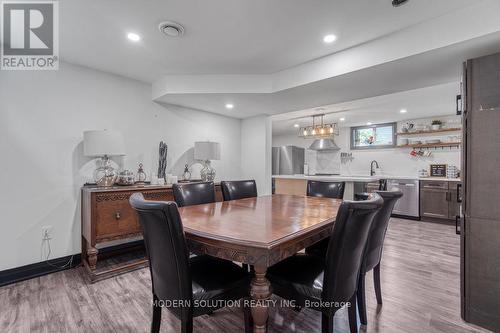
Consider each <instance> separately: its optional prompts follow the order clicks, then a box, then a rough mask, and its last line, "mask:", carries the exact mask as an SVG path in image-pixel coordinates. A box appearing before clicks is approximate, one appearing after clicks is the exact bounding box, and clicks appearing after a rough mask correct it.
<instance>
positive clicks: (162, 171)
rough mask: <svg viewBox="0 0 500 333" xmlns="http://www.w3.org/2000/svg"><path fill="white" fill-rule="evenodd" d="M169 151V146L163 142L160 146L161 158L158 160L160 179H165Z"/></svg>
mask: <svg viewBox="0 0 500 333" xmlns="http://www.w3.org/2000/svg"><path fill="white" fill-rule="evenodd" d="M167 151H168V146H167V144H166V143H165V142H163V141H161V142H160V146H159V158H158V160H159V161H158V179H163V180H165V181H167V180H166V179H165V171H166V170H167Z"/></svg>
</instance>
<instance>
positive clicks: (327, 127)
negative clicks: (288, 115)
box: [299, 114, 339, 139]
mask: <svg viewBox="0 0 500 333" xmlns="http://www.w3.org/2000/svg"><path fill="white" fill-rule="evenodd" d="M324 116H325V115H324V114H318V115H315V116H312V126H306V127H302V128H300V130H299V137H302V138H306V139H321V138H323V139H325V138H330V137H332V136H334V135H339V129H338V127H337V124H336V123H329V124H325V123H324V119H323V118H324Z"/></svg>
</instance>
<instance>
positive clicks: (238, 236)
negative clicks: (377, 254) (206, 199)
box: [179, 194, 342, 332]
mask: <svg viewBox="0 0 500 333" xmlns="http://www.w3.org/2000/svg"><path fill="white" fill-rule="evenodd" d="M341 203H342V200H339V199H330V198H318V197H307V196H296V195H284V194H275V195H269V196H261V197H256V198H247V199H240V200H232V201H224V202H216V203H209V204H202V205H195V206H186V207H182V208H179V213H180V215H181V218H182V224H183V226H184V232H185V234H186V240H187V243H188V246H189V249H190V251H192V252H193V253H196V254H208V255H211V256H214V257H218V258H222V259H227V260H232V261H236V262H240V263H245V264H249V265H252V266H253V267H254V270H253V272H254V277H253V279H252V282H251V284H250V297H251V299H252V307H251V313H252V317H253V323H254V332H266V329H267V319H268V315H269V313H268V310H269V309H268V304H269V303H268V301H269V300H270V298H271V295H272V290H271V285H270V283H269V281H268V280H267V278H266V271H267V268H268V267H270V266H272V265H274V264H276V263H278V262H280V261H282V260H284V259H286V258H288V257H290V256H292V255H294V254H295V253H297V252H299V251H300V250H302V249H304V248H306V247H307V246H310V245H312V244H314V243H316V242H318V241H320V240H322V239H324V238H327V237H328V236H329V235H330V233H331V230H332V227H333V225H334V222H335V219H336V216H337V212H338V209H339V207H340V204H341Z"/></svg>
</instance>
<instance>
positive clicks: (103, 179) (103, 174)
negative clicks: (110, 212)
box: [94, 155, 117, 187]
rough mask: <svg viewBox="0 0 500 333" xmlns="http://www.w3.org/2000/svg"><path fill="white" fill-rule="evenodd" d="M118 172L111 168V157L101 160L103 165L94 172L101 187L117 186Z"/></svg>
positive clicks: (96, 181)
mask: <svg viewBox="0 0 500 333" xmlns="http://www.w3.org/2000/svg"><path fill="white" fill-rule="evenodd" d="M116 177H117V174H116V171H115V169H114V168H113V167H112V166H111V163H110V161H109V157H108V156H107V155H104V156H103V157H102V158H101V165H100V166H99V167H98V168H97V169H95V171H94V180H95V183H96V184H97V186H99V187H110V186H113V185H114V184H115V181H116Z"/></svg>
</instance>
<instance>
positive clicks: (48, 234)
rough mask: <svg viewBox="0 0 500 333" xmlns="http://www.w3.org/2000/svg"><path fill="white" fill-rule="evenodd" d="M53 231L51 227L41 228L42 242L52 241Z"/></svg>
mask: <svg viewBox="0 0 500 333" xmlns="http://www.w3.org/2000/svg"><path fill="white" fill-rule="evenodd" d="M53 229H54V228H53V227H52V226H51V225H44V226H42V239H43V240H47V239H52V231H53Z"/></svg>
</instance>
